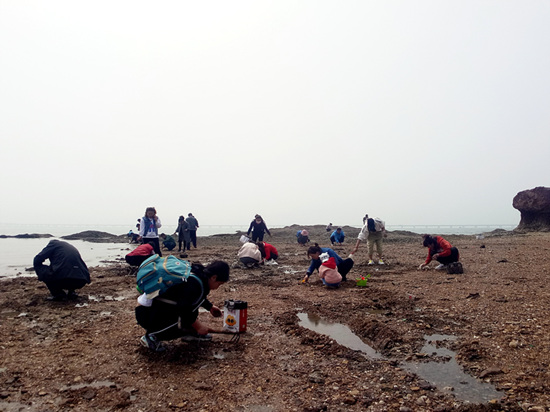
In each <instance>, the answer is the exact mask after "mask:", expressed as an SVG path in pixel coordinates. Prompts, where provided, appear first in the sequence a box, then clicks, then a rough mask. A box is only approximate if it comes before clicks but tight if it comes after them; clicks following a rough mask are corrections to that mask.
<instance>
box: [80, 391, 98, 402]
mask: <svg viewBox="0 0 550 412" xmlns="http://www.w3.org/2000/svg"><path fill="white" fill-rule="evenodd" d="M95 396H96V393H95V391H93V390H92V389H88V390H87V391H86V392H84V393H83V394H82V397H83V398H84V399H86V400H87V401H91V400H92V399H94V398H95Z"/></svg>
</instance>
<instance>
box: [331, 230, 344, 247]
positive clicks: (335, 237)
mask: <svg viewBox="0 0 550 412" xmlns="http://www.w3.org/2000/svg"><path fill="white" fill-rule="evenodd" d="M345 238H346V235H345V233H344V231H343V230H342V228H341V227H339V228H338V229H336V230H335V231H334V232H332V235H330V243H332V244H333V245H334V244H335V243H336V244H337V245H341V244H342V243H344V239H345Z"/></svg>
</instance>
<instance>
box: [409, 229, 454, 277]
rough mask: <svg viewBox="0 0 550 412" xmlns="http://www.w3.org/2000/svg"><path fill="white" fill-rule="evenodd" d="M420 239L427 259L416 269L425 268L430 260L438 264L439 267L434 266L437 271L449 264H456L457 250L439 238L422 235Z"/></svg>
mask: <svg viewBox="0 0 550 412" xmlns="http://www.w3.org/2000/svg"><path fill="white" fill-rule="evenodd" d="M422 239H423V242H422V245H423V246H424V247H427V248H428V257H427V258H426V261H425V262H424V263H423V264H421V265H420V267H419V268H418V269H424V268H426V267H427V266H428V264H429V263H430V262H431V261H432V259H435V260H437V261H438V262H439V265H438V266H436V269H437V270H442V269H445V268H446V267H447V265H449V264H450V263H454V262H458V259H459V258H460V254H459V253H458V249H457V248H456V247H452V246H451V244H450V243H449V242H448V241H447V240H445V239H443V238H442V237H441V236H430V235H422Z"/></svg>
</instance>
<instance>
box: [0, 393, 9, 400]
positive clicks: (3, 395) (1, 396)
mask: <svg viewBox="0 0 550 412" xmlns="http://www.w3.org/2000/svg"><path fill="white" fill-rule="evenodd" d="M8 396H10V394H9V392H0V399H6V398H7V397H8Z"/></svg>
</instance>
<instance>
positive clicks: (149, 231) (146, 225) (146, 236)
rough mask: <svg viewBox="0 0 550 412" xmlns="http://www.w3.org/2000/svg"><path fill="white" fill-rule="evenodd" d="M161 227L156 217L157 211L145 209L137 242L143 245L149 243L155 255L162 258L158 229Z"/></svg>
mask: <svg viewBox="0 0 550 412" xmlns="http://www.w3.org/2000/svg"><path fill="white" fill-rule="evenodd" d="M161 226H162V223H160V219H159V217H158V216H157V210H156V209H155V208H154V207H148V208H147V209H145V216H143V217H142V218H141V224H140V228H139V240H141V241H143V243H151V244H152V245H153V248H154V249H155V253H156V254H157V255H159V256H162V252H161V251H160V243H159V232H158V229H159V227H161Z"/></svg>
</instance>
